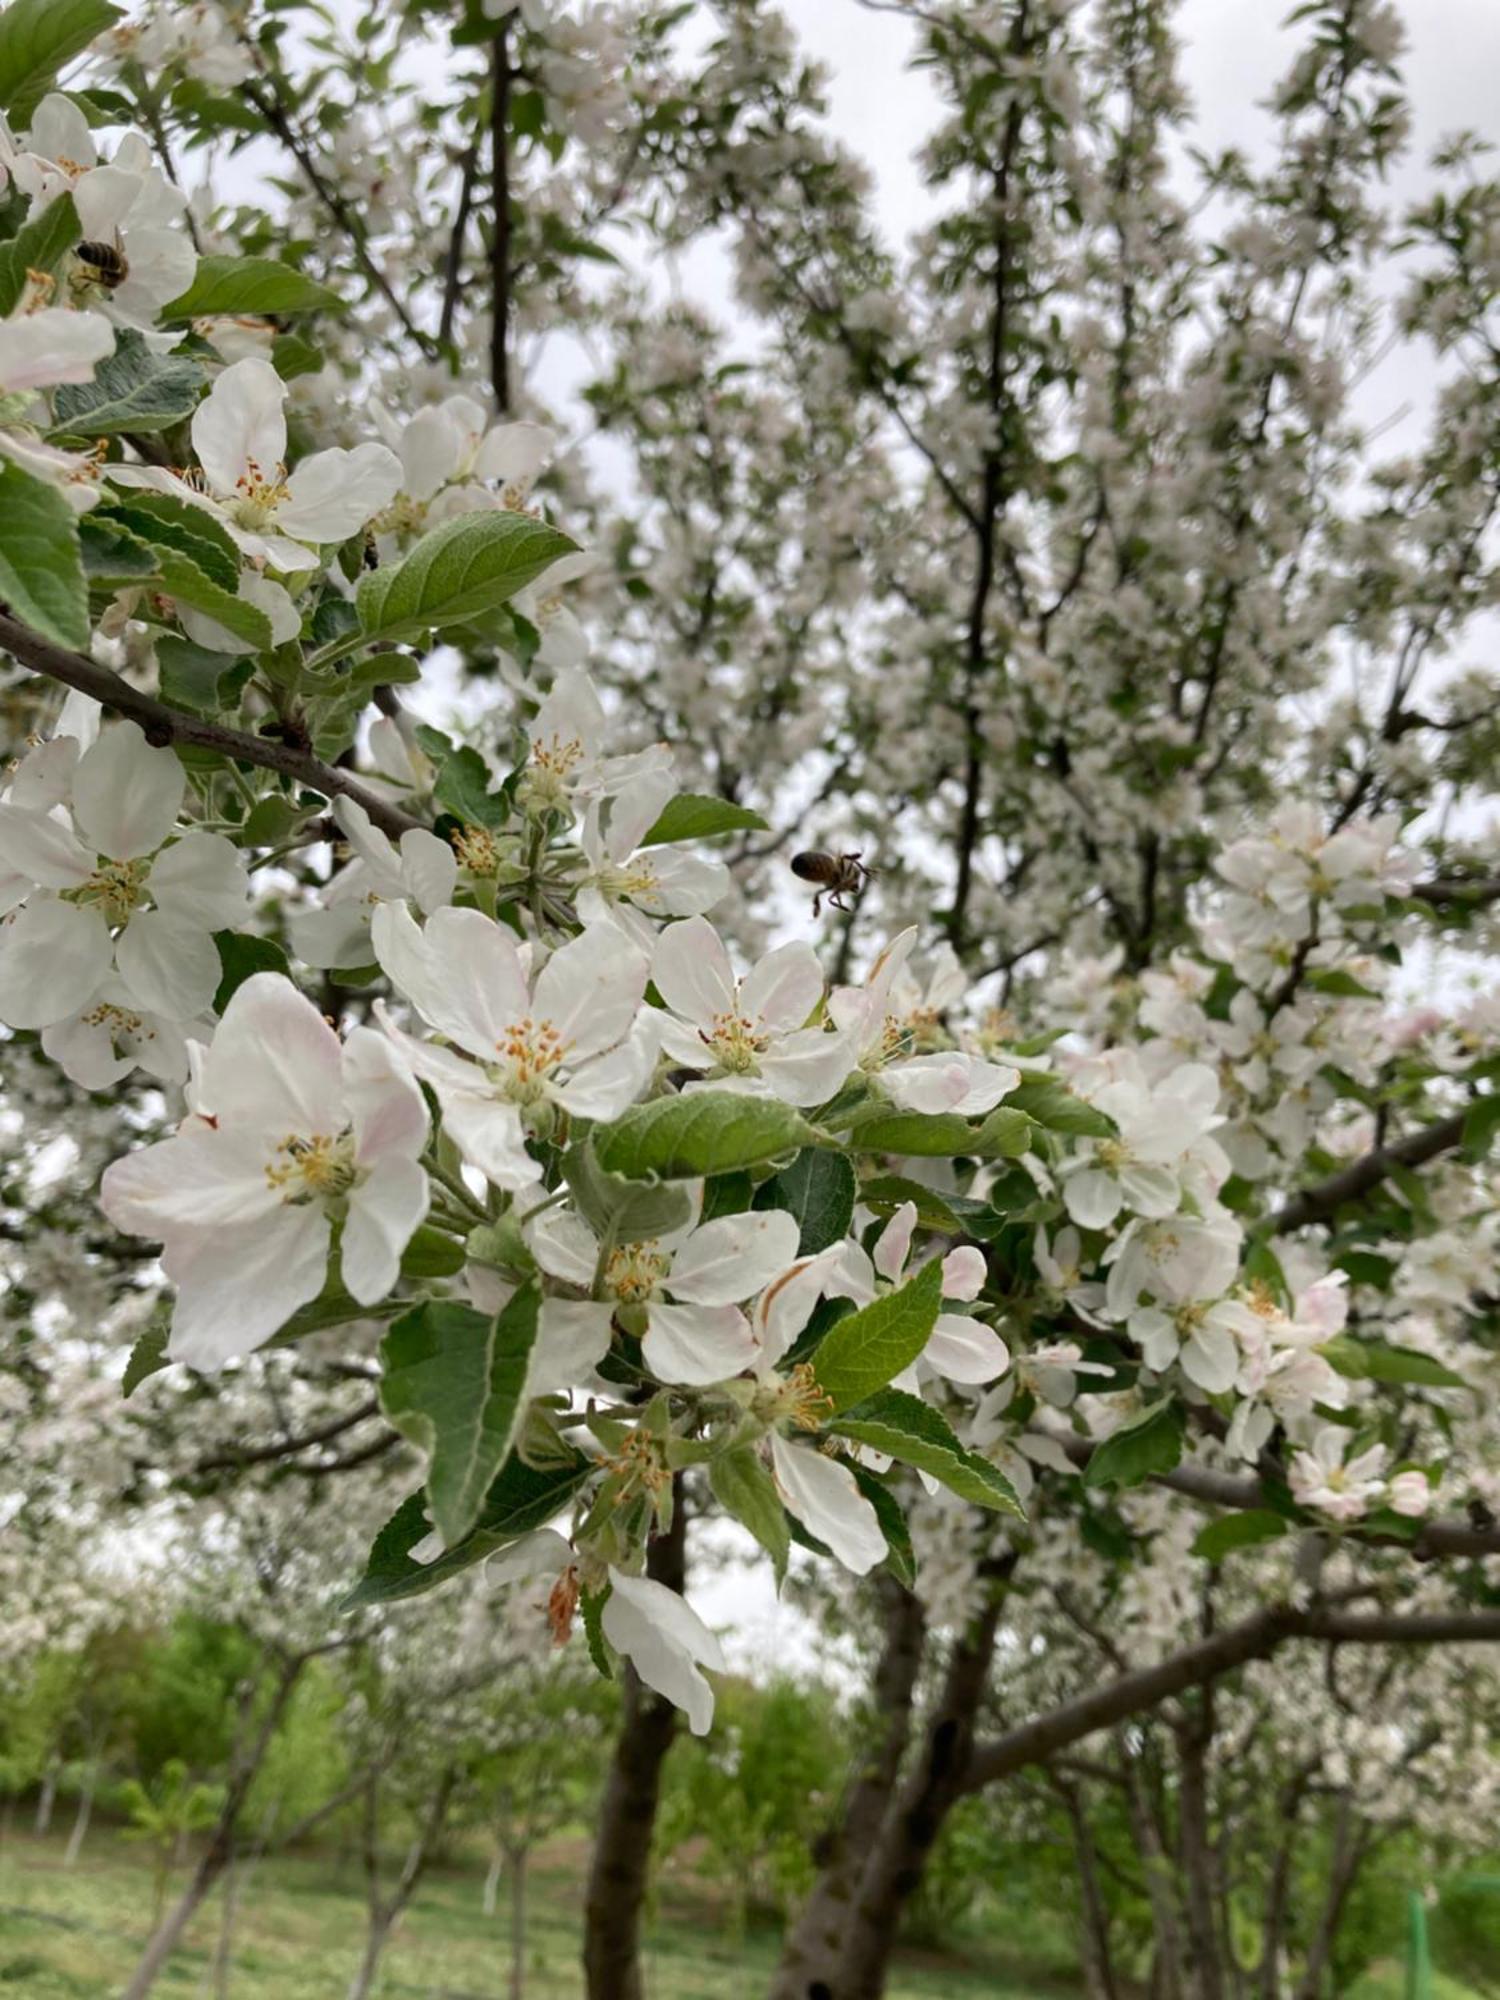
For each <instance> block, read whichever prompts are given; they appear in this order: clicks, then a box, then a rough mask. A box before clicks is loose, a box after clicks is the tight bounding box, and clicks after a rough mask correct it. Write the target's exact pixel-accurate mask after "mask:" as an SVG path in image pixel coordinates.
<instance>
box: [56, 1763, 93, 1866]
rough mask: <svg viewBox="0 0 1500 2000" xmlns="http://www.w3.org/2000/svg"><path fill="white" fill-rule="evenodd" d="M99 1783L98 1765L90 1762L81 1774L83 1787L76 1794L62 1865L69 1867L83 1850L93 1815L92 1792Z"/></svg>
mask: <svg viewBox="0 0 1500 2000" xmlns="http://www.w3.org/2000/svg"><path fill="white" fill-rule="evenodd" d="M98 1785H99V1766H98V1765H97V1764H90V1765H89V1767H88V1769H87V1770H86V1771H85V1772H84V1774H83V1789H82V1790H81V1791H80V1792H79V1794H78V1809H77V1811H76V1812H75V1813H74V1814H73V1830H72V1832H71V1833H70V1834H69V1835H68V1844H67V1846H66V1847H65V1848H64V1849H63V1866H64V1868H71V1867H72V1866H73V1864H74V1862H75V1861H76V1860H77V1859H78V1857H79V1855H80V1854H81V1853H82V1852H83V1843H84V1840H85V1839H86V1838H87V1835H88V1830H89V1821H90V1820H91V1819H92V1818H93V1816H94V1793H95V1791H96V1790H97V1789H98Z"/></svg>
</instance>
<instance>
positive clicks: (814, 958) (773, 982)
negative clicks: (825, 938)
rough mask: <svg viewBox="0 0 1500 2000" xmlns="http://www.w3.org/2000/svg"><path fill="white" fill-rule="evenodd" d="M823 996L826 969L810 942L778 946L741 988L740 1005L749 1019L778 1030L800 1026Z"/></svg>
mask: <svg viewBox="0 0 1500 2000" xmlns="http://www.w3.org/2000/svg"><path fill="white" fill-rule="evenodd" d="M822 997H823V968H822V966H821V965H819V963H818V955H817V953H816V952H815V951H814V950H813V948H812V946H811V945H810V944H783V945H778V946H777V948H776V949H775V951H768V952H767V953H766V955H765V957H764V958H763V959H762V960H761V961H760V963H759V964H758V965H757V966H756V967H755V969H754V971H753V972H751V973H750V975H749V977H748V978H747V979H746V980H745V982H744V984H743V985H742V986H741V988H740V1008H741V1010H742V1012H743V1013H744V1014H745V1015H746V1017H747V1018H748V1019H749V1020H752V1021H762V1022H764V1024H765V1025H766V1027H768V1028H770V1029H772V1030H773V1031H774V1032H777V1033H787V1032H789V1031H790V1030H791V1029H793V1028H800V1027H801V1026H802V1024H803V1023H804V1022H805V1021H806V1020H807V1018H808V1016H809V1015H810V1014H811V1013H812V1012H813V1009H814V1008H815V1007H816V1006H817V1004H818V1002H819V1001H820V1000H821V999H822Z"/></svg>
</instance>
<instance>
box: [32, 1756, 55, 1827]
mask: <svg viewBox="0 0 1500 2000" xmlns="http://www.w3.org/2000/svg"><path fill="white" fill-rule="evenodd" d="M61 1769H62V1765H61V1763H60V1762H59V1760H58V1759H57V1758H56V1757H51V1758H49V1759H48V1760H47V1768H46V1770H45V1771H44V1772H43V1773H42V1789H41V1790H40V1792H38V1794H37V1801H36V1825H35V1827H34V1829H33V1831H34V1832H36V1833H46V1832H48V1831H49V1829H50V1828H51V1825H52V1808H53V1807H54V1806H55V1805H56V1804H57V1778H58V1773H59V1772H60V1771H61Z"/></svg>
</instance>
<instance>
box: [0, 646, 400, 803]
mask: <svg viewBox="0 0 1500 2000" xmlns="http://www.w3.org/2000/svg"><path fill="white" fill-rule="evenodd" d="M0 647H3V648H4V650H5V651H6V652H8V653H10V654H12V655H13V656H14V658H16V659H17V660H19V661H20V662H21V664H22V666H24V667H30V669H31V670H32V672H33V673H37V674H45V675H46V676H47V678H48V679H49V680H54V681H60V682H61V683H62V685H63V686H64V687H70V688H76V689H77V690H78V692H79V693H80V694H86V695H92V696H93V698H94V700H95V701H98V702H102V703H103V704H104V706H105V707H106V708H112V709H114V711H115V712H116V714H118V715H123V716H127V717H128V718H129V719H130V720H131V721H132V722H138V723H139V724H140V725H141V727H142V729H143V730H144V731H145V732H146V738H147V741H148V742H150V743H153V744H156V745H158V746H159V747H161V748H166V747H167V746H168V745H170V744H173V743H183V744H190V745H193V746H194V747H196V748H198V749H200V750H218V751H220V752H221V753H222V754H223V755H224V756H226V757H234V758H237V759H238V760H239V761H240V762H241V763H244V764H254V765H256V766H258V767H259V769H261V770H263V771H276V772H279V773H280V775H281V776H282V777H284V778H294V779H295V780H296V781H297V782H298V783H299V784H304V785H310V786H311V787H312V789H313V790H314V791H316V792H322V793H324V794H325V795H326V796H327V797H329V798H346V799H352V800H353V802H354V803H355V804H356V805H358V806H362V807H363V808H364V810H365V811H366V812H367V813H368V814H369V815H370V818H371V819H372V820H373V821H374V822H375V824H376V826H378V827H379V828H380V829H381V830H382V831H383V832H385V833H388V834H389V835H390V836H391V838H392V839H393V840H399V839H400V837H401V835H402V834H403V833H407V832H409V831H410V830H411V828H412V827H416V826H421V825H422V821H421V820H419V819H415V818H413V817H412V815H411V814H410V813H408V812H403V811H402V809H401V808H400V807H399V806H395V805H392V804H391V803H390V802H389V801H388V800H386V799H382V798H380V797H379V796H378V795H377V794H376V793H374V792H371V791H367V790H366V788H365V787H364V786H363V785H362V784H360V783H359V782H358V780H357V779H355V778H352V777H350V775H349V773H348V772H347V771H344V770H341V769H340V768H339V767H338V766H337V765H334V764H325V763H324V762H323V760H322V758H320V757H315V756H314V755H313V754H312V752H311V751H310V750H302V749H298V748H297V747H296V745H294V744H291V743H279V742H277V741H276V740H275V738H274V737H270V736H252V735H251V734H249V732H248V731H246V730H243V729H231V728H229V727H228V725H227V724H225V723H222V722H210V721H209V720H208V719H207V718H206V717H205V716H201V715H189V714H188V713H187V712H186V710H184V709H180V708H169V707H168V706H167V704H166V703H165V702H163V701H158V700H157V699H156V697H155V696H154V695H149V694H142V693H141V691H140V689H139V688H133V687H132V686H131V685H130V683H129V681H127V680H122V679H121V677H120V675H119V674H117V673H114V672H113V671H112V670H111V669H110V668H108V667H101V666H99V665H97V664H96V662H95V661H93V660H89V659H85V657H84V656H83V654H82V653H70V652H69V651H68V650H67V648H66V647H64V646H55V645H54V644H53V643H52V641H51V640H50V639H44V638H43V637H42V635H41V633H40V632H33V631H32V629H31V627H30V626H29V625H23V624H22V623H21V622H20V620H19V619H17V618H12V617H10V616H9V614H8V613H7V612H6V611H4V610H3V609H0Z"/></svg>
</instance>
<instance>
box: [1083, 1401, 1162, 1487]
mask: <svg viewBox="0 0 1500 2000" xmlns="http://www.w3.org/2000/svg"><path fill="white" fill-rule="evenodd" d="M1186 1430H1187V1420H1186V1418H1185V1417H1184V1416H1183V1413H1182V1405H1181V1404H1180V1403H1178V1402H1175V1401H1173V1400H1171V1399H1170V1398H1168V1399H1165V1400H1164V1401H1162V1402H1159V1403H1153V1404H1152V1405H1151V1407H1150V1408H1149V1409H1147V1410H1143V1411H1142V1412H1141V1414H1140V1416H1138V1417H1137V1418H1136V1420H1135V1422H1134V1423H1131V1424H1126V1425H1124V1426H1123V1427H1122V1428H1121V1429H1119V1430H1117V1431H1114V1432H1112V1433H1111V1434H1110V1436H1109V1437H1107V1438H1106V1439H1105V1440H1104V1442H1103V1443H1102V1444H1100V1445H1096V1446H1095V1447H1094V1453H1093V1456H1092V1457H1091V1458H1090V1460H1089V1462H1088V1464H1087V1465H1086V1466H1085V1467H1084V1469H1083V1483H1084V1485H1085V1486H1139V1485H1140V1484H1141V1482H1142V1481H1143V1480H1146V1479H1150V1478H1151V1477H1152V1475H1153V1474H1154V1473H1158V1472H1170V1471H1171V1470H1172V1468H1173V1466H1174V1465H1176V1464H1177V1463H1178V1461H1179V1460H1180V1459H1181V1457H1182V1441H1183V1438H1184V1436H1185V1434H1186Z"/></svg>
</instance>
